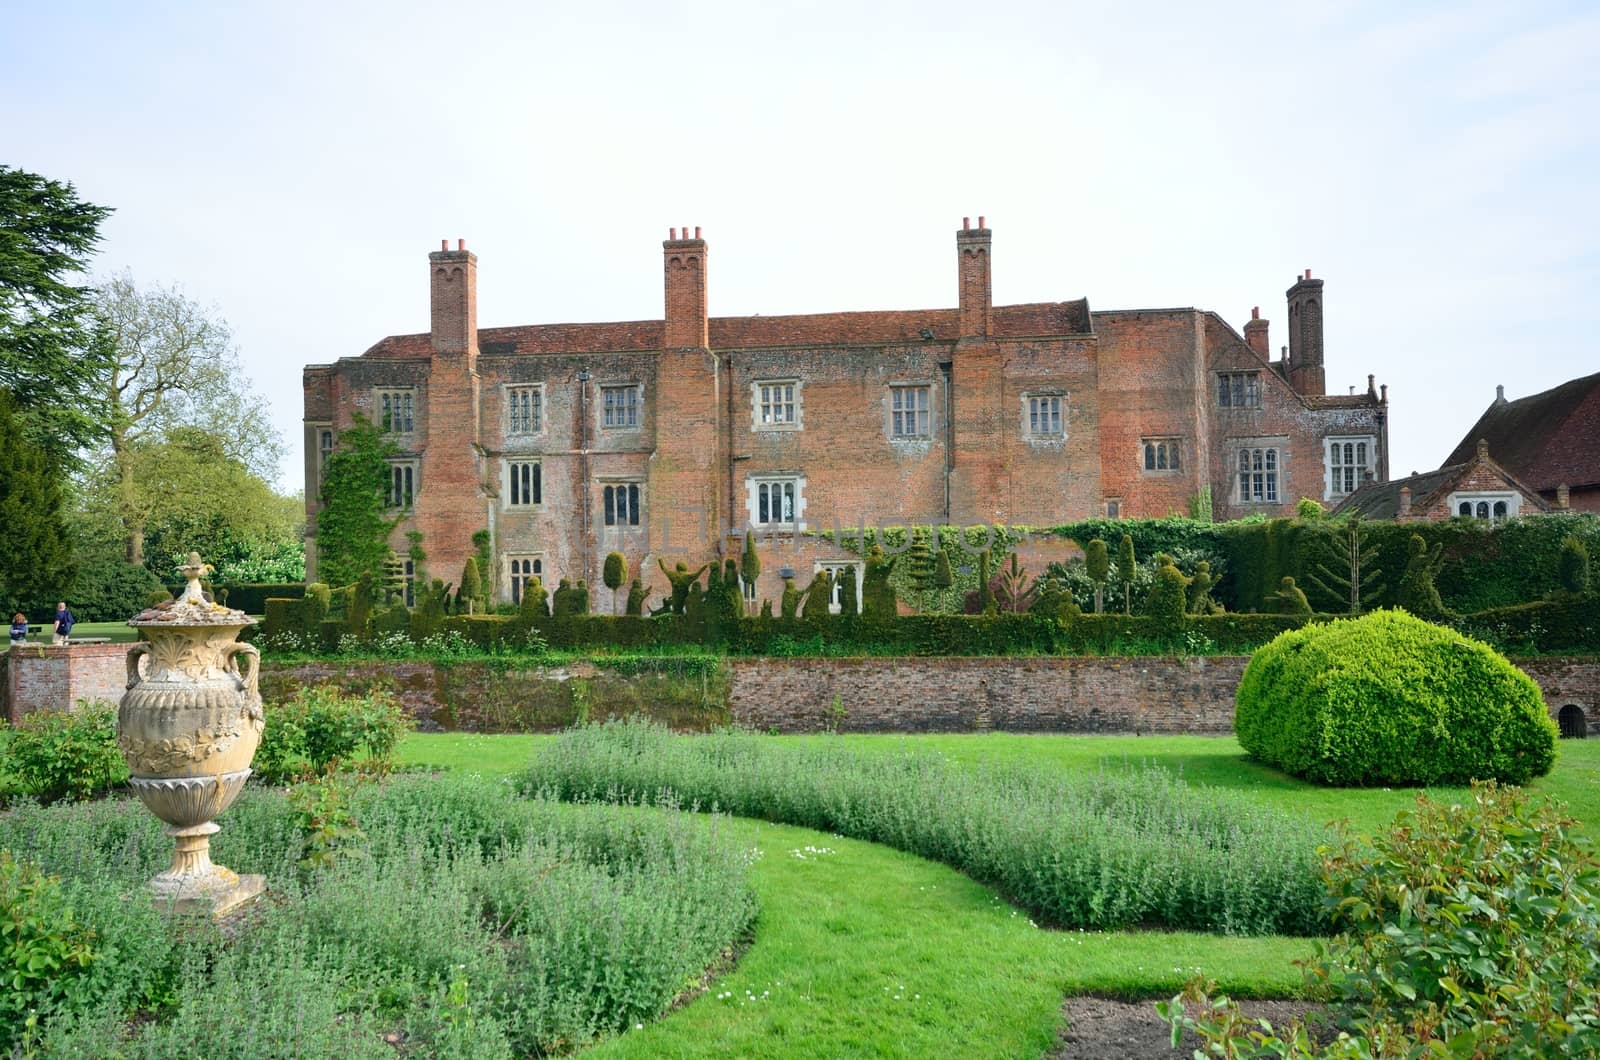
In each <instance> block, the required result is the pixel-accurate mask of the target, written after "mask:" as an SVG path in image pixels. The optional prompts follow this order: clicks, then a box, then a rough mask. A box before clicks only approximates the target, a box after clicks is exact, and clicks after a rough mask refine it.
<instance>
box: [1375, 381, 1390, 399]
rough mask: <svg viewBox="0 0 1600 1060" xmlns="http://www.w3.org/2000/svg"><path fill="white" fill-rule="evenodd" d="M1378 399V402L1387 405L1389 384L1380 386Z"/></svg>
mask: <svg viewBox="0 0 1600 1060" xmlns="http://www.w3.org/2000/svg"><path fill="white" fill-rule="evenodd" d="M1378 398H1379V400H1381V401H1383V402H1384V403H1386V404H1387V403H1388V401H1389V384H1388V383H1385V384H1383V385H1382V386H1380V387H1379V388H1378Z"/></svg>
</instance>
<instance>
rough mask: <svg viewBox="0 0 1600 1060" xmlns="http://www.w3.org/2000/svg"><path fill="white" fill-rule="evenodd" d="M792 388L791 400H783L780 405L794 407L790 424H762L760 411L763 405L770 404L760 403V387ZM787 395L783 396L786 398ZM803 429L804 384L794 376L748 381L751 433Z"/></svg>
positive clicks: (778, 422)
mask: <svg viewBox="0 0 1600 1060" xmlns="http://www.w3.org/2000/svg"><path fill="white" fill-rule="evenodd" d="M775 386H781V387H793V388H794V394H793V398H792V400H785V401H783V402H781V403H780V404H783V405H792V406H793V407H794V419H793V420H792V421H790V422H787V423H786V422H782V421H777V420H774V421H773V422H770V423H767V422H763V421H762V419H761V410H762V406H763V405H764V404H766V405H770V404H772V402H770V401H767V402H763V401H762V393H761V388H762V387H775ZM787 396H788V395H785V397H787ZM804 428H805V383H804V381H803V380H801V379H800V378H798V377H795V376H776V377H773V378H771V379H752V380H751V381H750V429H751V430H752V431H799V430H803V429H804Z"/></svg>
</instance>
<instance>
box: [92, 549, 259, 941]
mask: <svg viewBox="0 0 1600 1060" xmlns="http://www.w3.org/2000/svg"><path fill="white" fill-rule="evenodd" d="M180 569H181V570H182V572H183V573H184V575H185V576H186V577H187V578H188V579H189V583H188V587H187V588H186V589H185V590H184V592H183V594H182V595H181V596H179V597H178V598H177V599H176V600H169V601H167V602H165V603H163V604H160V605H158V606H156V607H152V608H149V609H148V610H145V611H142V612H140V613H139V614H138V615H136V616H134V617H133V618H132V619H130V620H129V621H128V624H129V625H130V626H133V627H134V628H135V629H137V630H139V632H140V633H141V634H142V635H143V637H144V639H143V640H141V641H140V642H139V643H137V644H135V645H133V646H132V647H131V648H129V649H128V685H127V690H126V691H125V692H124V693H123V696H122V702H121V704H120V705H119V706H118V708H117V746H118V747H119V748H121V750H122V756H123V758H124V760H126V761H127V763H128V771H129V773H130V774H131V776H130V778H129V781H128V783H129V785H130V786H131V787H132V788H133V790H134V793H135V794H137V795H138V796H139V800H140V801H141V802H143V803H144V804H145V807H146V808H147V809H149V810H150V812H151V813H153V814H155V815H156V816H157V817H159V818H160V819H161V820H163V821H165V822H166V823H167V825H168V827H167V830H166V832H167V835H169V836H172V837H173V839H174V841H175V843H176V847H177V850H176V852H175V853H174V855H173V859H172V866H171V867H170V868H168V869H167V871H165V872H163V873H161V874H159V875H158V876H156V877H155V879H153V880H151V881H150V889H151V891H152V892H154V894H155V895H156V898H157V899H158V902H159V903H160V904H161V905H162V907H163V908H165V909H167V910H169V911H171V912H174V913H198V914H203V915H208V916H213V917H215V916H221V915H223V914H224V913H226V912H228V911H229V910H231V909H233V908H235V907H236V906H238V905H239V904H240V903H242V902H245V901H248V900H249V899H251V898H254V897H255V896H256V895H258V894H260V893H261V892H262V891H263V890H264V889H265V887H266V880H265V878H264V877H261V876H240V875H239V874H237V873H235V872H233V871H232V870H230V869H227V868H224V867H223V866H221V865H216V864H213V863H212V861H211V853H210V847H211V837H212V836H213V835H215V834H216V833H217V832H218V831H220V830H221V829H220V828H218V826H217V825H215V824H213V823H212V819H213V818H214V817H216V816H217V815H218V814H220V813H222V811H224V810H226V809H227V808H228V807H229V806H230V805H232V803H233V800H234V799H235V798H236V797H237V796H238V794H239V792H240V790H241V789H242V788H243V787H244V782H245V781H246V780H247V779H248V778H249V776H250V760H251V759H252V758H254V757H255V753H256V746H257V745H258V744H259V743H260V742H261V730H262V726H263V715H262V710H261V694H260V691H259V690H258V688H257V685H256V678H257V674H258V672H259V669H260V665H261V657H260V653H259V652H257V650H256V648H255V647H254V646H253V645H250V644H243V643H240V642H239V641H238V640H237V639H236V638H237V637H238V634H239V632H240V631H241V630H243V629H244V628H245V627H246V626H248V625H250V624H251V623H252V621H253V620H252V619H251V618H250V617H249V616H248V615H246V614H245V613H244V612H243V611H235V610H232V609H231V608H227V607H223V606H221V605H219V604H214V603H211V602H210V601H208V600H206V599H205V597H204V595H203V594H202V593H201V591H200V576H201V575H202V574H203V573H204V571H205V569H206V568H205V565H204V564H202V563H201V562H200V557H199V556H198V555H196V554H195V553H192V552H191V553H190V554H189V563H188V564H187V565H186V566H184V567H182V568H180ZM141 661H142V662H143V664H144V665H143V666H142V667H141V666H140V663H141ZM241 664H244V665H241Z"/></svg>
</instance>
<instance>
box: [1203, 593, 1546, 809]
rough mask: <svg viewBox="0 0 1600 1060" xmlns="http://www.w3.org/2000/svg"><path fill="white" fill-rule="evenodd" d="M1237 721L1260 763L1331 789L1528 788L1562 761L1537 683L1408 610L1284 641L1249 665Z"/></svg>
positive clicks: (1305, 631) (1309, 629)
mask: <svg viewBox="0 0 1600 1060" xmlns="http://www.w3.org/2000/svg"><path fill="white" fill-rule="evenodd" d="M1233 725H1234V732H1235V733H1236V734H1237V736H1238V738H1239V743H1240V744H1241V745H1242V746H1243V747H1244V749H1245V750H1246V751H1247V752H1248V753H1249V754H1250V755H1251V756H1253V757H1255V758H1258V759H1260V760H1261V761H1263V762H1267V763H1269V764H1271V765H1275V766H1277V767H1278V768H1280V769H1282V770H1283V771H1284V772H1286V773H1291V774H1294V775H1295V776H1299V777H1304V778H1306V779H1307V780H1311V781H1315V782H1317V783H1320V784H1335V785H1365V784H1385V785H1394V786H1410V785H1432V784H1464V783H1466V782H1468V781H1470V780H1498V781H1501V782H1502V783H1509V784H1524V783H1526V782H1527V781H1529V780H1531V779H1532V778H1534V777H1540V776H1544V775H1545V774H1546V773H1548V772H1550V767H1551V766H1552V765H1553V764H1554V763H1555V741H1556V726H1555V723H1554V722H1552V721H1551V720H1550V718H1549V715H1548V713H1547V712H1546V710H1545V705H1544V697H1543V696H1542V695H1541V694H1540V692H1539V686H1538V685H1536V684H1534V683H1533V679H1532V678H1530V677H1528V675H1527V674H1525V673H1523V672H1522V671H1521V670H1518V669H1517V668H1516V667H1515V666H1512V665H1511V663H1509V662H1507V661H1506V659H1505V658H1504V657H1503V656H1501V655H1500V654H1498V653H1497V652H1495V651H1494V649H1492V648H1490V647H1489V646H1488V645H1486V644H1483V643H1481V642H1479V641H1475V640H1471V639H1469V638H1467V637H1465V636H1462V635H1461V634H1460V633H1457V632H1455V631H1454V630H1451V629H1446V628H1444V627H1442V626H1435V625H1433V624H1431V623H1428V622H1424V621H1422V620H1421V619H1419V618H1415V617H1413V616H1411V615H1408V614H1406V613H1405V612H1403V611H1374V612H1372V613H1371V614H1369V615H1363V616H1362V617H1360V618H1352V619H1344V620H1339V621H1334V622H1327V623H1319V624H1313V625H1308V626H1305V627H1303V628H1301V629H1297V630H1291V631H1289V632H1287V633H1283V634H1281V635H1279V636H1278V637H1277V638H1275V639H1274V640H1273V641H1272V642H1271V643H1270V644H1268V645H1267V646H1266V647H1264V648H1262V649H1261V650H1260V651H1258V652H1256V653H1255V655H1253V656H1252V657H1251V659H1250V665H1249V666H1247V667H1246V668H1245V672H1244V679H1243V680H1242V681H1240V683H1239V691H1238V696H1237V700H1236V705H1235V711H1234V720H1233Z"/></svg>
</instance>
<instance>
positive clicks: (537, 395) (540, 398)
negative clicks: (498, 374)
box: [500, 383, 549, 438]
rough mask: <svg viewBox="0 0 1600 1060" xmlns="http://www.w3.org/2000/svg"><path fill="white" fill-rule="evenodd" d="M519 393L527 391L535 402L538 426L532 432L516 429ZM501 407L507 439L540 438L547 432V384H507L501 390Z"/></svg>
mask: <svg viewBox="0 0 1600 1060" xmlns="http://www.w3.org/2000/svg"><path fill="white" fill-rule="evenodd" d="M519 391H525V392H527V393H528V395H529V397H531V398H532V399H533V400H532V402H531V406H532V408H533V409H534V410H536V411H535V413H534V415H535V419H536V420H537V425H536V426H535V427H533V428H532V429H531V430H522V431H519V430H517V429H516V424H517V416H516V411H515V404H514V403H515V401H516V396H517V393H518V392H519ZM500 393H501V405H502V407H503V408H504V410H505V411H504V414H503V425H504V428H505V437H506V438H538V437H540V436H541V435H543V434H544V432H545V424H546V423H548V422H549V417H548V416H547V415H546V414H545V413H546V411H547V409H546V404H545V384H543V383H505V384H503V385H502V386H501V388H500Z"/></svg>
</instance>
